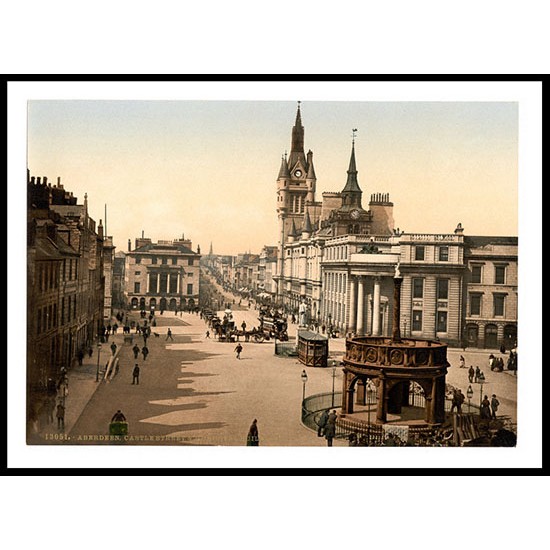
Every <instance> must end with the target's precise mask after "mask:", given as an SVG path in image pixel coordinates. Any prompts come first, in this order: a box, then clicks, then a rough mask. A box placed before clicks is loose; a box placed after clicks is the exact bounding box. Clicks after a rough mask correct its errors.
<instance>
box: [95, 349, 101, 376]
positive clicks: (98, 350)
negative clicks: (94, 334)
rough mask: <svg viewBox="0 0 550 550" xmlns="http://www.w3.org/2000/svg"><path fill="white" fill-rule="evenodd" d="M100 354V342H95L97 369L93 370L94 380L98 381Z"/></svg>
mask: <svg viewBox="0 0 550 550" xmlns="http://www.w3.org/2000/svg"><path fill="white" fill-rule="evenodd" d="M100 355H101V344H100V343H98V344H97V370H96V372H95V381H96V382H99V356H100Z"/></svg>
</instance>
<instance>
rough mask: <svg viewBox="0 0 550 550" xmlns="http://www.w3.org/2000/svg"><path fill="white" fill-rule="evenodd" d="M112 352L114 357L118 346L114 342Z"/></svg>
mask: <svg viewBox="0 0 550 550" xmlns="http://www.w3.org/2000/svg"><path fill="white" fill-rule="evenodd" d="M111 351H112V352H113V355H114V354H115V353H116V344H115V343H114V342H113V343H112V344H111Z"/></svg>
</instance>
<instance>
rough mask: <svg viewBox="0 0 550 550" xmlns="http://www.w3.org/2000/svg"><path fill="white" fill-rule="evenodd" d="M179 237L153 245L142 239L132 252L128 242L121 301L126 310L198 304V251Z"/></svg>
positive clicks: (149, 240)
mask: <svg viewBox="0 0 550 550" xmlns="http://www.w3.org/2000/svg"><path fill="white" fill-rule="evenodd" d="M191 246H192V245H191V241H190V240H189V239H185V237H182V238H181V239H175V240H173V241H159V242H158V243H153V242H152V241H151V239H149V238H145V237H143V235H142V237H141V238H137V239H136V240H135V247H134V250H131V241H130V240H128V252H127V253H126V262H125V266H124V300H125V302H126V304H127V305H128V307H129V308H131V309H140V310H145V309H147V310H151V309H154V310H155V311H165V310H171V311H176V310H187V309H191V308H195V307H197V306H198V305H199V285H200V265H199V262H200V259H201V255H200V248H199V247H197V252H193V250H192V249H191Z"/></svg>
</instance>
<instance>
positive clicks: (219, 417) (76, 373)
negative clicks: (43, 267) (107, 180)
mask: <svg viewBox="0 0 550 550" xmlns="http://www.w3.org/2000/svg"><path fill="white" fill-rule="evenodd" d="M224 294H225V297H226V299H227V300H226V301H228V302H232V300H233V298H234V296H231V295H229V294H228V293H225V292H224ZM236 302H237V303H236V304H235V306H233V308H232V309H233V317H234V320H235V323H236V325H237V326H240V324H241V323H242V322H243V320H244V321H246V324H247V328H248V329H250V328H252V327H254V326H259V321H258V318H257V316H258V311H257V310H255V309H254V305H253V304H252V305H251V307H250V308H248V303H247V302H246V301H244V300H243V303H242V304H241V306H240V307H239V305H238V299H237V300H236ZM221 313H222V312H220V314H221ZM130 318H131V319H133V320H138V318H139V315H138V313H137V312H131V313H130ZM155 320H156V326H155V327H152V330H153V333H152V335H151V337H150V338H149V339H148V341H147V346H148V348H149V350H150V354H149V356H148V357H147V359H146V360H145V361H144V360H143V357H142V356H141V354H140V355H139V357H138V359H137V360H134V356H133V353H132V350H131V348H132V347H133V344H134V343H138V345H139V346H140V347H141V346H142V345H143V339H142V337H141V336H140V335H138V334H135V333H134V332H133V331H132V335H133V340H134V342H133V343H131V344H130V343H124V342H123V334H122V333H121V331H120V330H119V331H118V334H116V335H112V336H111V337H110V339H109V344H107V345H104V346H103V348H102V349H103V350H104V353H105V356H106V355H107V349H108V345H110V343H111V341H112V340H114V341H115V342H116V343H117V345H118V346H119V348H120V351H119V361H120V362H119V364H120V368H119V372H118V374H117V375H116V376H115V377H114V378H113V379H112V380H110V381H104V380H103V378H101V380H100V381H99V382H96V381H95V379H96V370H97V355H96V353H97V352H95V351H94V355H93V356H92V357H91V358H88V357H86V358H85V359H84V363H83V365H82V366H81V367H76V368H74V369H71V371H70V372H69V393H68V395H67V397H66V418H65V424H66V426H65V431H64V436H63V437H65V439H61V440H59V439H57V440H55V439H54V438H53V437H51V438H49V440H48V441H46V442H47V443H68V444H83V445H85V444H94V445H98V444H109V443H110V444H112V441H109V439H108V427H109V422H110V420H111V417H112V415H113V414H114V413H115V412H116V411H117V410H118V409H121V410H122V412H123V413H124V415H125V416H126V418H127V420H128V423H129V440H128V441H126V442H125V444H139V445H164V444H171V445H223V446H241V445H245V444H246V435H247V433H248V429H249V427H250V424H251V423H252V420H254V419H257V420H258V430H259V436H260V445H261V446H308V447H316V446H326V441H325V440H324V438H319V437H317V434H316V433H315V432H313V431H311V430H309V429H307V428H306V427H305V426H303V424H302V423H301V415H300V413H301V401H302V395H303V391H304V386H303V384H302V380H301V373H302V370H304V369H305V370H306V372H307V375H308V380H307V383H306V385H305V393H306V395H312V394H316V393H325V392H331V391H332V387H333V382H334V389H335V391H341V386H342V373H341V369H337V371H336V377H335V379H333V377H332V369H330V368H327V369H320V368H312V367H304V365H302V364H301V363H299V361H298V360H297V358H296V357H279V356H276V355H275V354H274V342H273V341H269V342H263V343H256V342H243V339H242V338H241V344H242V346H243V351H242V353H241V359H237V358H236V353H235V351H234V350H235V345H236V344H234V343H228V342H219V341H218V340H216V339H214V337H213V335H212V334H211V337H210V338H206V330H207V325H206V323H205V321H203V320H202V319H200V317H199V315H197V314H190V313H183V314H178V315H175V314H174V312H168V311H167V312H164V314H163V315H160V314H159V313H157V315H156V316H155ZM168 328H170V329H171V331H172V335H173V341H172V340H170V339H167V330H168ZM210 332H211V333H212V331H210ZM296 332H297V325H292V324H289V336H290V337H291V339H293V338H294V337H295V336H296ZM154 333H156V334H158V336H154ZM344 350H345V339H344V338H335V339H330V340H329V359H330V360H332V359H334V360H336V361H338V362H339V361H340V360H341V359H342V356H343V353H344ZM461 354H462V355H464V357H465V359H466V365H467V366H469V365H470V364H472V365H473V366H474V367H475V366H477V365H479V367H480V368H481V369H482V370H483V372H484V374H485V377H486V382H485V383H484V385H483V390H482V394H483V395H485V394H487V395H488V396H489V398H490V396H491V395H492V394H493V393H494V394H496V395H497V397H498V399H499V401H500V403H501V407H500V410H499V413H502V414H503V415H507V416H510V417H511V419H512V420H513V421H514V422H515V420H516V402H517V377H516V376H514V375H513V374H512V373H510V372H509V371H504V372H501V373H497V372H491V371H490V369H489V367H488V356H489V352H488V351H487V350H468V349H467V350H465V351H463V350H461V349H453V348H451V349H449V351H448V360H449V363H450V364H451V367H450V368H449V371H448V375H447V383H448V384H451V385H453V386H455V387H459V388H461V389H462V391H463V393H464V394H465V395H466V391H467V389H468V385H469V382H468V373H467V371H468V369H467V368H466V369H460V368H459V367H458V364H459V357H460V355H461ZM102 355H103V352H102ZM105 360H106V357H105ZM100 361H101V362H100V365H101V368H103V365H102V363H103V361H102V359H100ZM136 363H137V364H138V365H139V366H140V369H141V373H140V380H139V382H140V383H139V385H135V384H134V385H133V384H132V370H133V367H134V365H135V364H136ZM472 389H473V390H474V396H473V398H472V404H476V405H479V400H480V391H481V386H480V385H479V384H472ZM464 407H465V408H466V410H467V402H466V403H465V405H464ZM56 433H57V434H59V431H58V430H57V429H55V424H52V425H48V426H45V427H43V429H42V430H41V432H40V436H42V437H44V436H45V435H48V434H49V435H50V436H51V434H54V435H55V434H56ZM334 445H335V446H344V445H347V442H346V441H342V440H335V441H334Z"/></svg>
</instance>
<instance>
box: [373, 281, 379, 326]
mask: <svg viewBox="0 0 550 550" xmlns="http://www.w3.org/2000/svg"><path fill="white" fill-rule="evenodd" d="M372 335H373V336H380V277H375V278H374V297H373V304H372Z"/></svg>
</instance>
